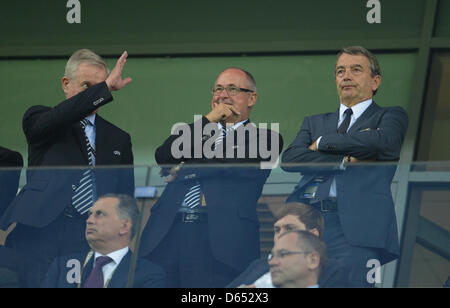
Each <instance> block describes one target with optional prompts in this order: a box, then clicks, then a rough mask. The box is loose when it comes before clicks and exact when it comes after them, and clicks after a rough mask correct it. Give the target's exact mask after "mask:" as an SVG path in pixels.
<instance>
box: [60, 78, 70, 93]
mask: <svg viewBox="0 0 450 308" xmlns="http://www.w3.org/2000/svg"><path fill="white" fill-rule="evenodd" d="M69 83H70V79H69V77H67V76H64V77H63V78H62V79H61V87H62V89H63V91H64V93H66V95H67V93H68V92H69Z"/></svg>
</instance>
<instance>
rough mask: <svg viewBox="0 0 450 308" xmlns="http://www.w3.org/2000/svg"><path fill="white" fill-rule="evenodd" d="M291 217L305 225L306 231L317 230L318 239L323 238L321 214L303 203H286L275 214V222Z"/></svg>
mask: <svg viewBox="0 0 450 308" xmlns="http://www.w3.org/2000/svg"><path fill="white" fill-rule="evenodd" d="M288 215H292V216H295V217H297V218H298V220H299V221H300V222H301V223H302V224H304V225H305V227H306V231H310V232H311V231H313V230H314V229H315V230H317V232H318V236H319V238H321V237H322V236H323V231H324V220H323V216H322V214H321V213H320V212H319V211H318V210H316V209H315V208H313V207H312V206H310V205H307V204H304V203H298V202H294V203H288V204H286V205H284V206H282V207H281V208H280V209H279V210H278V212H277V213H276V214H275V219H276V221H279V220H280V219H282V218H283V217H286V216H288Z"/></svg>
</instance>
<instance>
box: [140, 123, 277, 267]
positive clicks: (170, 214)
mask: <svg viewBox="0 0 450 308" xmlns="http://www.w3.org/2000/svg"><path fill="white" fill-rule="evenodd" d="M208 123H209V121H208V120H207V119H206V118H205V117H203V118H202V120H201V125H202V127H205V125H206V124H208ZM197 124H199V123H197ZM247 125H249V124H247ZM193 127H194V124H191V125H190V128H191V129H192V130H191V132H193V129H194V128H193ZM238 129H244V126H241V127H240V128H238ZM234 133H235V134H237V132H236V131H235V132H234ZM264 133H265V132H262V130H260V129H259V130H257V132H256V135H257V137H256V138H251V137H250V136H247V137H246V138H245V140H243V141H242V142H241V143H243V144H240V143H237V139H238V138H235V141H236V143H235V146H236V145H237V146H238V148H239V147H243V146H245V147H246V149H247V153H246V155H245V158H241V159H233V158H223V159H220V158H211V159H207V158H205V157H204V156H203V155H202V157H201V158H198V159H190V158H179V159H176V158H174V157H173V155H172V153H171V146H172V144H173V142H174V141H175V139H176V138H177V137H178V136H180V135H182V133H180V135H173V136H170V137H169V138H168V139H167V140H166V141H165V142H164V144H163V145H162V146H161V147H159V148H158V149H157V150H156V155H155V157H156V161H157V162H158V164H160V165H167V164H178V163H180V162H181V161H183V162H185V163H186V164H185V167H183V168H181V169H180V171H179V172H178V176H177V178H176V180H175V181H174V182H172V183H169V184H168V185H167V186H166V188H165V190H164V192H163V194H162V196H161V197H160V199H159V200H158V202H157V203H156V204H155V205H154V206H153V208H152V212H151V216H150V219H149V221H148V222H147V225H146V226H145V229H144V232H143V235H142V240H141V248H140V253H141V255H142V256H147V255H148V254H150V253H151V252H152V251H153V250H154V249H155V248H156V247H157V245H158V244H159V243H160V242H161V241H162V240H163V239H164V237H165V235H166V234H167V232H168V231H169V230H170V228H171V226H172V223H173V221H174V218H175V215H176V214H177V211H178V210H179V208H180V205H181V203H182V202H183V199H184V196H185V195H186V192H187V191H188V190H189V188H190V187H191V186H192V185H193V183H194V181H196V180H198V181H199V182H200V183H201V185H202V192H203V193H204V195H205V200H206V204H207V206H206V208H207V213H208V230H209V238H210V246H211V250H212V253H213V255H214V257H215V258H216V259H217V260H219V261H221V262H223V263H224V264H227V265H228V266H231V267H232V268H235V269H236V270H239V271H242V270H244V269H245V268H246V267H247V266H248V264H249V263H250V262H251V261H252V260H254V259H256V258H258V256H259V251H260V248H259V221H258V217H257V213H256V205H257V202H258V199H259V197H260V195H261V192H262V189H263V186H264V183H265V181H266V179H267V177H268V176H269V174H270V169H261V168H260V167H259V163H260V162H261V161H263V160H264V159H263V158H262V156H261V154H260V153H258V154H257V156H256V157H255V158H249V153H248V149H249V148H250V144H253V146H256V145H257V140H258V137H259V136H264ZM191 135H192V136H191V137H192V139H191V141H192V143H191V146H192V148H191V149H189V150H188V152H190V153H191V154H192V155H193V154H194V149H193V147H194V144H195V143H196V142H199V143H200V145H202V144H204V143H205V142H206V141H207V140H208V137H210V136H206V138H205V136H203V138H202V136H198V138H195V139H194V136H193V135H194V134H191ZM267 138H268V140H267V142H268V144H269V145H271V144H273V145H275V142H274V143H272V140H274V138H277V139H278V141H279V143H278V148H276V151H275V152H276V153H277V156H278V154H279V153H280V152H281V149H282V146H283V141H282V138H281V136H280V135H279V134H277V133H274V132H272V131H268V133H267ZM226 139H227V138H225V139H224V141H223V144H224V148H226V143H227V140H226ZM225 151H226V149H225ZM191 157H193V156H191ZM208 163H211V164H226V165H227V168H223V167H222V168H220V167H217V166H216V167H208V168H206V167H203V168H193V167H190V165H191V164H202V165H203V166H204V165H205V164H208ZM245 163H247V164H248V163H253V164H254V163H257V165H256V166H254V165H253V166H248V165H246V166H244V167H242V164H245ZM230 164H238V165H239V164H240V165H241V167H239V168H234V167H232V166H231V165H230Z"/></svg>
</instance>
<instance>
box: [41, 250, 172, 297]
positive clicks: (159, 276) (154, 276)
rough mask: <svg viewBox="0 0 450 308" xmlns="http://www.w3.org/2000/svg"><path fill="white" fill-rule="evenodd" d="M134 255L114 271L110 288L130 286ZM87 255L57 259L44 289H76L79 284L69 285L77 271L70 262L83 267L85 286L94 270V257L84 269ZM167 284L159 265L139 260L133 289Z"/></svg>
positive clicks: (130, 255)
mask: <svg viewBox="0 0 450 308" xmlns="http://www.w3.org/2000/svg"><path fill="white" fill-rule="evenodd" d="M132 257H133V254H132V253H131V251H128V253H127V254H126V255H125V257H123V259H122V261H121V262H120V264H119V265H118V266H117V268H116V270H115V271H114V273H113V275H112V277H111V281H110V282H109V284H108V286H107V287H108V288H125V287H127V285H128V279H129V274H130V266H131V262H132ZM85 258H86V255H82V254H76V255H71V256H65V257H62V258H58V259H56V260H55V261H54V262H53V263H52V265H51V266H50V269H49V270H48V273H47V276H46V278H45V280H44V281H43V282H42V287H43V288H76V287H78V283H76V282H74V283H69V282H68V281H67V276H70V277H73V276H72V274H73V272H74V270H75V269H76V268H75V266H74V263H72V262H73V261H72V262H71V263H69V266H68V261H69V260H76V261H77V265H81V267H79V268H82V271H81V283H80V286H83V285H84V283H85V282H86V279H87V278H88V277H89V275H90V274H91V271H92V269H93V268H94V257H92V258H90V260H89V262H88V263H87V264H86V266H84V267H83V265H84V262H85ZM165 284H166V274H165V272H164V270H163V269H162V268H160V267H159V266H158V265H156V264H153V263H151V262H150V261H148V260H145V259H138V260H137V263H136V270H135V273H134V282H133V288H163V287H165Z"/></svg>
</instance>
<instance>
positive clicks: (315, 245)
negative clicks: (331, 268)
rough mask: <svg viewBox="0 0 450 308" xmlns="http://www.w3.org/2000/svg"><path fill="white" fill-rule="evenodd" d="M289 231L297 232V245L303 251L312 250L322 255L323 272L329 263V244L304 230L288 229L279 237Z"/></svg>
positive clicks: (320, 270)
mask: <svg viewBox="0 0 450 308" xmlns="http://www.w3.org/2000/svg"><path fill="white" fill-rule="evenodd" d="M289 233H295V234H297V236H298V238H297V247H298V248H299V249H300V250H302V251H310V252H314V251H315V252H317V253H318V254H319V256H320V264H319V275H320V273H321V272H322V270H323V269H324V268H325V266H327V263H328V253H327V246H326V245H325V243H324V241H322V240H321V239H320V238H318V237H317V236H315V235H314V234H312V233H311V232H308V231H303V230H293V231H288V232H285V233H283V234H281V235H280V237H279V239H280V238H282V237H283V236H286V234H289Z"/></svg>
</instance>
